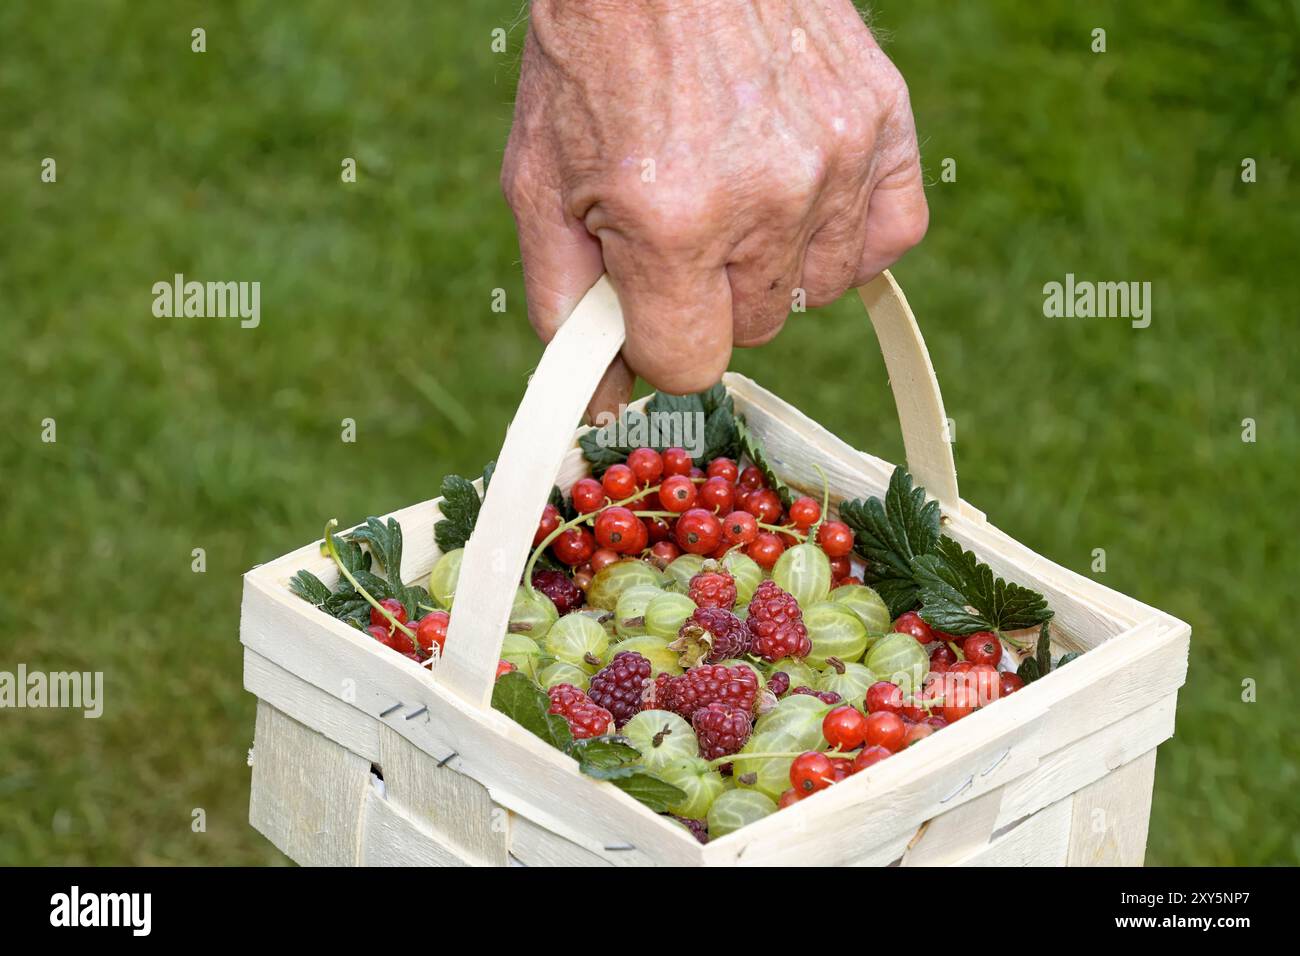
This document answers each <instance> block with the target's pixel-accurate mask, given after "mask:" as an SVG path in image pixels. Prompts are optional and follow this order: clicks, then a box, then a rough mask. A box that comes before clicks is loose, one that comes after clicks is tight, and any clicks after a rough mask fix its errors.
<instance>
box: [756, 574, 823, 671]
mask: <svg viewBox="0 0 1300 956" xmlns="http://www.w3.org/2000/svg"><path fill="white" fill-rule="evenodd" d="M747 623H748V625H749V633H750V634H752V635H753V636H754V640H753V643H752V644H751V649H752V650H753V652H754V653H755V654H757V655H759V656H760V657H762V658H763V659H765V660H769V661H779V660H780V659H781V658H783V657H793V658H796V659H800V658H804V657H807V656H808V653H809V652H810V651H811V650H812V641H811V640H809V639H808V628H806V627H804V624H803V612H802V611H800V610H799V602H798V601H796V600H795V599H794V595H792V594H788V593H787V592H785V591H782V590H781V589H780V588H779V587H778V586H777V585H776V583H775V582H773V581H771V580H768V581H764V582H763V583H762V584H760V585H759V586H758V590H756V591H755V592H754V597H753V599H751V600H750V602H749V620H748V622H747Z"/></svg>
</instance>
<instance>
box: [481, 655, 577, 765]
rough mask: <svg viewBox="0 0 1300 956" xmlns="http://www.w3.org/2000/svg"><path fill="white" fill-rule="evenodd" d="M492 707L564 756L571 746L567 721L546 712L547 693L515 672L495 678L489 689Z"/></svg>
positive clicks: (571, 739) (549, 699)
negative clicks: (560, 751)
mask: <svg viewBox="0 0 1300 956" xmlns="http://www.w3.org/2000/svg"><path fill="white" fill-rule="evenodd" d="M492 707H493V708H494V709H495V710H499V711H501V713H503V714H505V715H506V716H507V717H509V718H510V719H511V720H513V721H514V722H515V723H517V724H518V725H519V726H521V727H523V728H524V729H525V730H527V731H528V732H529V733H532V734H534V735H536V736H537V737H540V738H541V739H542V740H544V741H546V742H547V743H548V744H550V745H551V746H552V747H555V748H556V749H558V750H563V751H564V752H566V753H567V752H568V751H569V748H570V747H571V746H573V734H572V733H570V732H569V724H568V722H567V721H566V720H565V719H564V718H563V717H562V716H560V715H559V714H552V713H550V712H549V711H550V709H551V698H550V697H548V696H547V694H546V691H544V690H542V688H541V687H540V686H538V685H537V684H536V683H534V682H533V681H532V680H531V679H530V678H528V677H526V676H525V675H523V674H521V673H519V672H518V671H511V672H510V673H509V674H502V675H501V676H500V677H498V678H497V682H496V684H495V686H493V688H492Z"/></svg>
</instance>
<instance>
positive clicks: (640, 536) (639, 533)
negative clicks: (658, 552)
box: [624, 515, 650, 554]
mask: <svg viewBox="0 0 1300 956" xmlns="http://www.w3.org/2000/svg"><path fill="white" fill-rule="evenodd" d="M633 517H635V515H634V516H633ZM632 531H633V541H632V543H631V544H629V545H628V550H627V551H625V552H624V553H625V554H640V553H641V552H642V551H644V550H645V549H646V548H648V547H650V529H649V528H647V527H646V524H645V522H644V521H642V520H641V519H640V518H637V519H636V526H635V527H634V528H633V529H632Z"/></svg>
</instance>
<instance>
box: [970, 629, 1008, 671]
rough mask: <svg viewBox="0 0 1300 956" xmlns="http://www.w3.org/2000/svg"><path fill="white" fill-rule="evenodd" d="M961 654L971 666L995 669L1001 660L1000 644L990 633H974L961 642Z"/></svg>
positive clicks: (995, 636)
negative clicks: (976, 665)
mask: <svg viewBox="0 0 1300 956" xmlns="http://www.w3.org/2000/svg"><path fill="white" fill-rule="evenodd" d="M961 652H962V654H963V655H964V656H965V658H966V660H968V661H970V662H971V663H972V664H989V665H992V666H995V667H996V666H997V663H998V661H1000V660H1002V642H1001V641H999V640H998V636H997V635H996V634H994V633H993V632H992V631H976V632H975V633H974V634H972V635H971V636H970V637H968V638H966V640H964V641H963V642H962V645H961Z"/></svg>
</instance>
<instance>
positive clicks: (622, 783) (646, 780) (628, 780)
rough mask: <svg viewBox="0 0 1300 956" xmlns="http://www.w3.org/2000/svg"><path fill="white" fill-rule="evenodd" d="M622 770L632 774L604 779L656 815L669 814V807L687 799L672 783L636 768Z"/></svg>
mask: <svg viewBox="0 0 1300 956" xmlns="http://www.w3.org/2000/svg"><path fill="white" fill-rule="evenodd" d="M620 769H621V770H630V771H632V772H631V773H628V774H626V775H623V774H618V775H617V776H612V777H607V778H604V779H608V780H609V782H610V783H612V784H613V785H614V786H616V787H618V788H619V789H620V790H622V791H623V792H624V793H626V794H628V796H631V797H634V798H636V799H637V800H640V801H641V802H642V803H644V804H645V805H646V806H647V807H649V808H650V809H651V810H653V811H654V812H655V813H667V812H668V808H669V807H671V806H674V805H676V804H679V803H681V802H682V801H683V800H685V799H686V793H685V791H683V790H682V789H681V788H680V787H674V786H673V785H672V784H671V783H668V782H666V781H664V780H660V779H659V778H658V777H656V776H653V775H651V774H648V773H645V772H644V771H639V770H637V769H636V768H634V767H623V768H620Z"/></svg>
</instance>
